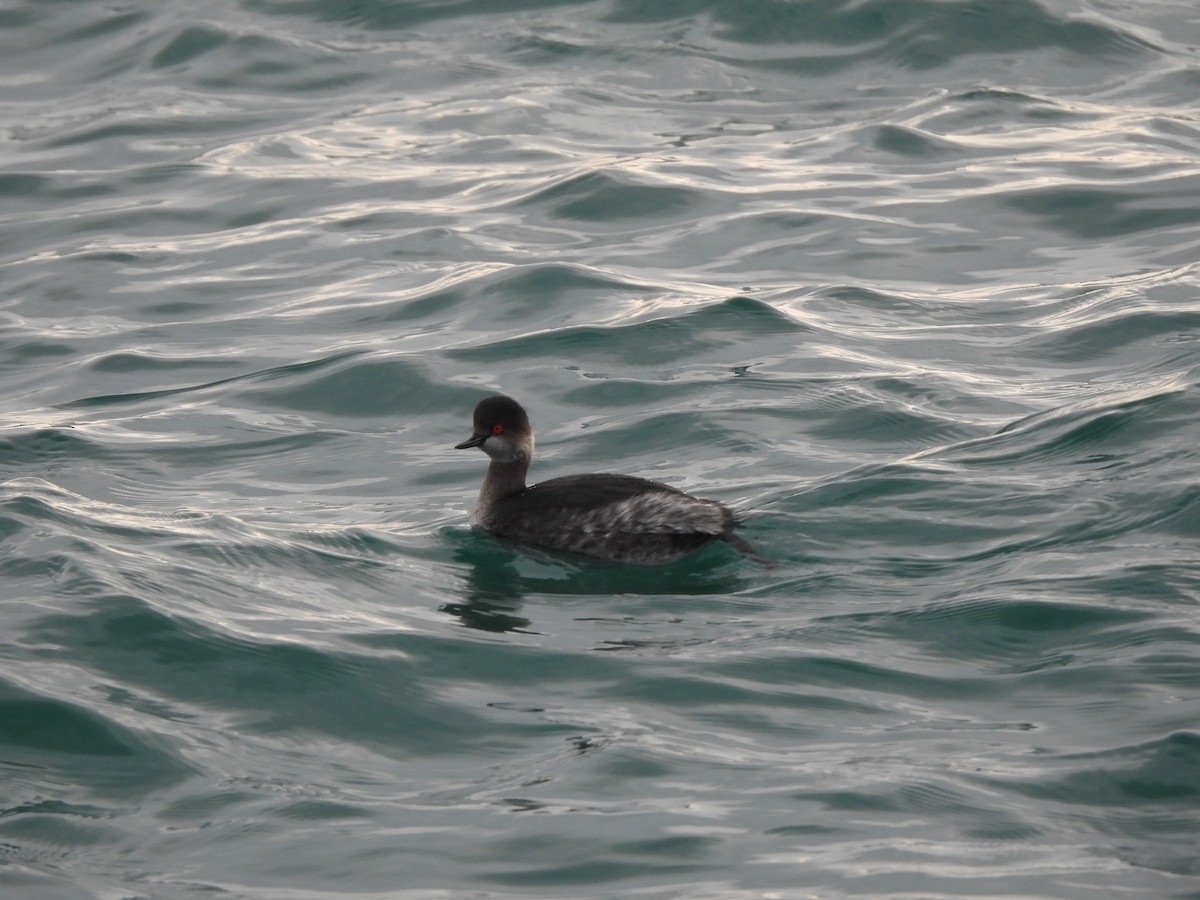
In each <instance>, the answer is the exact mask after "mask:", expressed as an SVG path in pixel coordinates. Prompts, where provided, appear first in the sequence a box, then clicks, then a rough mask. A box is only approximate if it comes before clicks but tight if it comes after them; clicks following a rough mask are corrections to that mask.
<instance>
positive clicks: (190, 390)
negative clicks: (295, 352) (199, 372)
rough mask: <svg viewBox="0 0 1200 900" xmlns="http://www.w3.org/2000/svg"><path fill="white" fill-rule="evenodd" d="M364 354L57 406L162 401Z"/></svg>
mask: <svg viewBox="0 0 1200 900" xmlns="http://www.w3.org/2000/svg"><path fill="white" fill-rule="evenodd" d="M362 355H363V351H356V350H351V351H345V352H340V353H332V354H329V355H327V356H324V357H322V358H319V359H314V360H306V361H304V362H299V363H289V364H287V365H282V366H271V367H270V368H267V369H261V370H259V371H257V372H248V373H245V374H242V375H235V376H232V377H229V378H218V379H215V380H212V381H205V382H202V383H200V384H188V385H183V386H179V387H172V388H163V389H161V390H150V391H133V392H130V393H114V394H98V395H94V396H89V397H82V398H80V399H78V400H71V401H68V402H66V403H62V404H59V405H58V408H59V409H90V408H92V407H104V406H123V405H126V404H136V403H146V402H153V401H157V400H162V399H165V398H169V397H174V396H177V395H187V394H195V393H201V392H210V391H213V390H215V389H218V388H225V387H227V386H229V385H232V384H237V383H241V382H248V381H252V382H272V381H278V380H282V379H288V378H293V377H296V376H299V375H305V374H308V373H310V372H316V371H320V370H321V369H324V368H326V367H329V366H337V365H339V364H341V363H342V362H344V361H345V360H350V359H355V358H357V357H359V356H362Z"/></svg>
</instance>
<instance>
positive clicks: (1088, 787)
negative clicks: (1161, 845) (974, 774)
mask: <svg viewBox="0 0 1200 900" xmlns="http://www.w3.org/2000/svg"><path fill="white" fill-rule="evenodd" d="M1057 763H1058V764H1059V765H1065V764H1067V763H1070V764H1071V769H1072V771H1069V772H1067V773H1065V774H1062V775H1059V776H1047V777H1044V778H1038V779H1029V780H1025V781H1014V780H1006V779H1000V778H978V780H979V781H980V782H982V783H984V784H986V785H989V786H991V787H995V788H1002V789H1005V790H1009V791H1013V792H1016V793H1019V794H1022V795H1024V796H1027V797H1031V798H1038V799H1041V800H1052V801H1054V802H1057V803H1066V804H1075V805H1086V806H1130V805H1132V806H1149V807H1156V806H1176V805H1179V806H1185V807H1195V806H1196V804H1197V802H1198V798H1200V735H1197V734H1196V733H1194V732H1188V731H1181V732H1176V733H1175V734H1171V735H1168V736H1167V737H1165V738H1161V739H1158V740H1154V741H1150V742H1147V743H1143V744H1135V745H1130V746H1125V747H1118V748H1114V749H1111V750H1102V751H1099V752H1096V753H1082V754H1072V755H1070V756H1067V757H1063V758H1060V759H1059V760H1057ZM1052 765H1053V763H1052Z"/></svg>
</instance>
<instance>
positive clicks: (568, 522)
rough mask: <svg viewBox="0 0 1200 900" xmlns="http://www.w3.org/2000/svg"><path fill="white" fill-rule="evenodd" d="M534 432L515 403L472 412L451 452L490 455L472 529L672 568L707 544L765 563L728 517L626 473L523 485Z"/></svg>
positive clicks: (493, 400) (491, 400)
mask: <svg viewBox="0 0 1200 900" xmlns="http://www.w3.org/2000/svg"><path fill="white" fill-rule="evenodd" d="M533 446H534V440H533V429H532V428H531V427H530V425H529V417H528V416H527V415H526V414H525V410H524V409H522V408H521V405H520V404H519V403H517V402H516V401H515V400H513V399H512V398H510V397H505V396H502V395H497V396H494V397H488V398H487V399H485V400H481V401H480V402H479V404H478V405H477V406H476V407H475V416H474V432H473V434H472V435H471V437H470V438H469V439H467V440H465V441H463V442H462V443H461V444H459V445H457V448H456V449H460V450H461V449H465V448H467V447H479V448H480V449H481V450H483V451H484V452H485V453H486V454H487V455H488V456H489V457H491V460H492V461H491V464H490V465H489V466H488V471H487V475H486V476H485V477H484V480H483V487H482V488H481V490H480V492H479V501H478V503H477V504H476V507H475V513H474V515H473V516H472V518H471V524H472V525H474V526H475V527H477V528H479V529H481V530H483V531H486V532H488V533H490V534H494V535H496V536H497V537H500V538H506V539H508V540H513V541H518V542H520V543H523V544H529V545H532V546H535V547H542V548H545V549H550V550H566V551H570V552H573V553H582V554H585V555H587V556H594V557H598V558H600V559H608V560H614V561H618V562H630V563H662V562H671V561H673V560H676V559H680V558H681V557H684V556H686V555H687V554H689V553H692V552H694V551H696V550H699V549H700V548H701V547H703V546H704V545H706V544H709V543H712V542H713V541H718V540H719V541H725V542H727V543H728V544H730V545H731V546H732V547H735V548H736V549H737V550H738V551H740V552H741V553H743V554H744V555H746V556H748V557H750V558H752V559H755V560H757V561H759V562H766V560H764V559H763V558H762V557H760V556H758V554H756V553H755V552H754V548H752V547H751V546H750V545H749V544H747V543H746V542H745V541H744V540H742V539H741V538H739V537H737V536H736V535H734V534H733V529H734V527H735V526H736V524H737V522H736V520H735V518H734V515H733V513H732V512H730V511H729V510H728V509H727V508H726V507H724V506H722V505H721V504H720V503H718V502H717V501H715V500H703V499H701V498H699V497H693V496H691V495H690V494H685V493H684V492H683V491H681V490H678V489H676V488H673V487H670V486H669V485H665V484H660V483H659V482H657V481H649V480H647V479H645V478H635V477H633V476H631V475H609V474H597V475H568V476H566V477H564V478H552V479H550V480H549V481H543V482H541V483H539V484H535V485H533V486H532V487H527V486H526V485H525V476H526V474H527V473H528V471H529V463H530V461H531V460H532V459H533Z"/></svg>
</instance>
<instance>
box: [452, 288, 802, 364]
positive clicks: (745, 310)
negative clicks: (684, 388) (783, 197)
mask: <svg viewBox="0 0 1200 900" xmlns="http://www.w3.org/2000/svg"><path fill="white" fill-rule="evenodd" d="M689 306H690V305H689ZM807 331H808V329H807V328H806V327H805V326H804V325H803V324H802V323H800V322H797V321H796V320H795V319H793V318H791V317H790V316H788V315H787V314H786V313H784V312H781V311H779V310H777V309H775V308H774V307H772V306H771V305H770V304H768V303H764V302H763V301H761V300H757V299H754V298H750V297H744V296H736V297H731V298H729V299H727V300H722V301H720V302H717V303H711V302H710V303H704V304H702V305H699V306H694V307H693V306H690V308H689V307H685V311H683V312H681V313H680V314H678V315H674V316H669V317H663V318H654V319H649V320H647V321H643V322H637V323H634V324H631V325H614V326H607V327H597V326H583V327H563V328H557V329H555V330H553V331H548V332H540V333H537V334H532V335H528V336H521V337H516V338H508V339H502V340H496V341H492V342H490V343H488V344H486V345H484V346H479V347H471V348H467V349H455V350H451V351H448V353H447V355H448V356H451V357H452V358H455V359H460V360H462V361H463V362H470V363H475V364H478V363H481V362H498V361H506V362H509V363H512V362H515V361H517V360H521V359H525V358H526V357H530V358H539V359H561V360H564V361H569V362H571V363H572V364H578V363H580V362H593V361H604V360H615V361H620V362H623V363H626V364H629V363H632V364H635V365H662V364H664V363H669V362H677V361H682V360H686V359H692V358H696V357H703V356H704V355H706V354H709V353H712V352H713V351H715V350H718V349H722V348H729V347H737V346H738V345H740V343H741V342H742V341H744V340H745V339H746V338H748V337H751V336H754V335H772V336H790V335H795V334H804V333H806V332H807Z"/></svg>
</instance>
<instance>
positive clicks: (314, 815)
mask: <svg viewBox="0 0 1200 900" xmlns="http://www.w3.org/2000/svg"><path fill="white" fill-rule="evenodd" d="M274 814H275V815H276V816H278V817H279V818H281V819H292V820H295V821H298V822H338V821H352V820H355V819H371V818H373V817H374V814H373V813H372V811H371V810H369V809H366V808H365V807H362V806H354V805H352V804H349V803H334V802H331V801H328V800H324V801H322V800H300V801H297V802H295V803H289V804H287V805H286V806H283V807H281V808H279V809H277V810H275V813H274Z"/></svg>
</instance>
